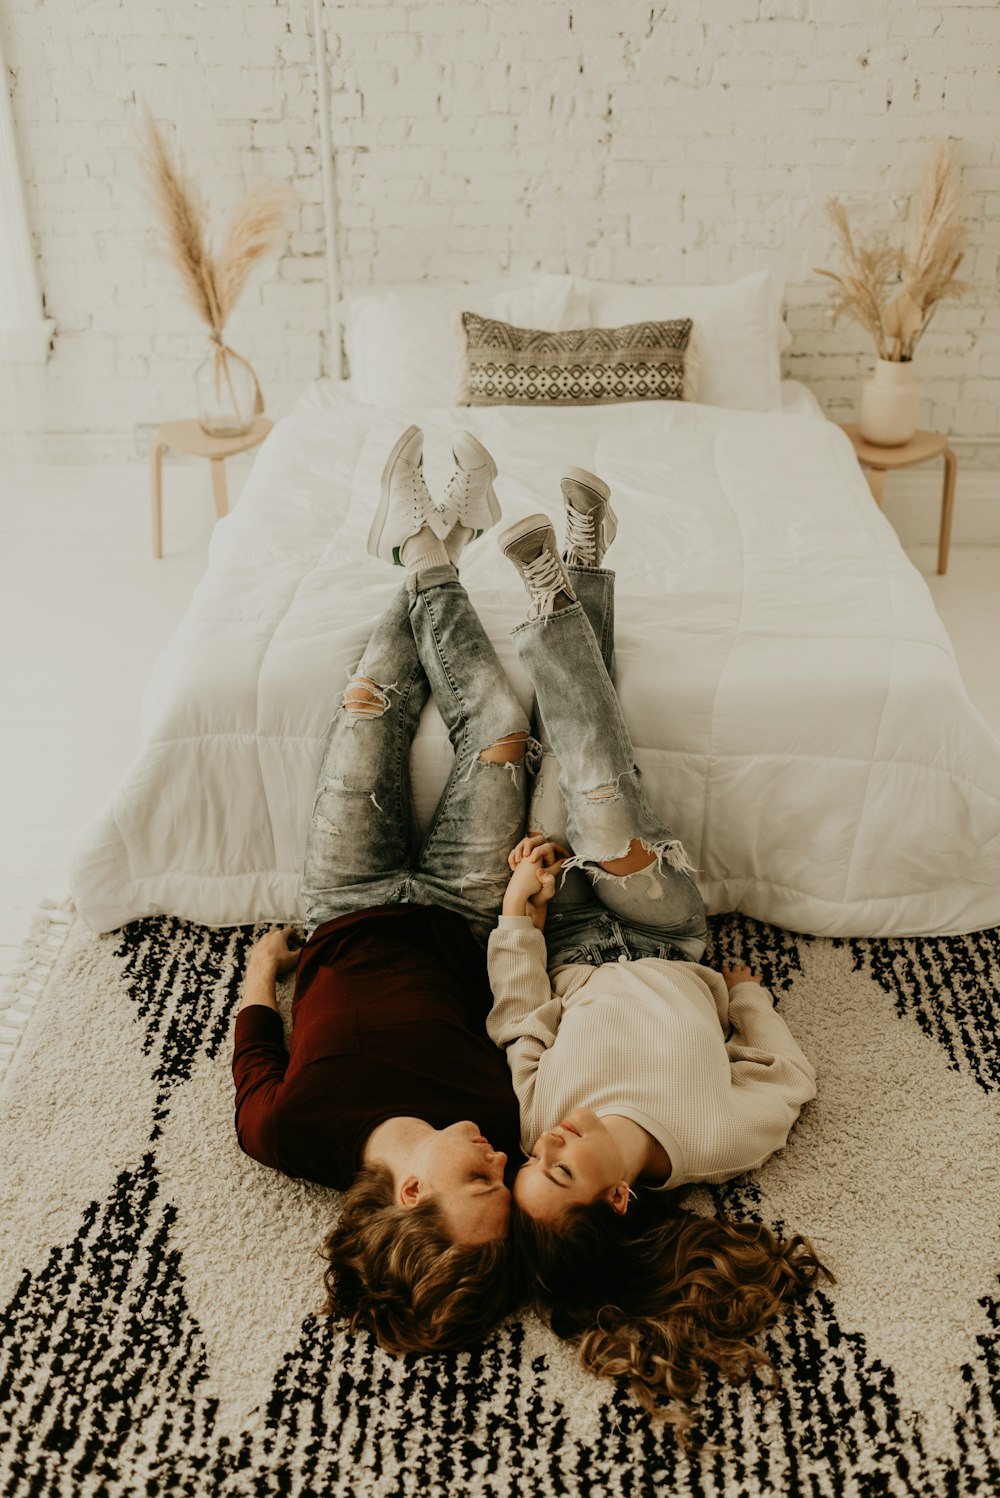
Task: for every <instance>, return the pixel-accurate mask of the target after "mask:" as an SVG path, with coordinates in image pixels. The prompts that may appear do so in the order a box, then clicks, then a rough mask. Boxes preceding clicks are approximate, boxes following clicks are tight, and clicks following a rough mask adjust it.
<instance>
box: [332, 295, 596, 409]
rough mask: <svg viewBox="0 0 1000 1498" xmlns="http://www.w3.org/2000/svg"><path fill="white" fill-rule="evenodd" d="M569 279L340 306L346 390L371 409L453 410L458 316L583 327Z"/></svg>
mask: <svg viewBox="0 0 1000 1498" xmlns="http://www.w3.org/2000/svg"><path fill="white" fill-rule="evenodd" d="M578 284H579V283H578V282H576V281H574V279H573V277H572V276H537V277H534V278H533V279H532V280H530V281H526V282H524V283H522V284H520V285H518V284H517V283H515V284H514V285H511V282H510V280H509V278H506V277H505V278H503V279H497V280H493V281H482V282H478V283H477V284H475V285H472V286H467V285H456V284H451V285H445V286H425V285H419V286H386V287H380V288H376V289H373V290H370V291H359V292H354V293H352V294H351V295H350V296H348V297H346V298H345V300H344V302H343V304H342V313H343V319H344V346H345V348H346V350H347V359H348V363H349V365H350V374H351V388H352V390H353V392H354V394H355V396H356V397H357V399H358V400H359V401H365V402H366V403H367V404H369V405H373V406H454V405H456V404H457V403H458V395H459V390H460V387H461V384H462V377H463V355H464V343H463V342H462V340H461V337H460V335H461V321H460V316H461V313H463V312H479V313H481V314H482V315H483V316H484V317H497V318H500V319H501V321H503V322H511V323H516V324H517V325H518V326H519V327H523V328H545V329H550V330H551V331H552V332H562V331H563V330H564V329H566V328H574V327H575V328H580V327H586V326H587V303H586V300H585V299H584V298H581V297H580V296H579V294H578V292H577V289H576V288H577V286H578Z"/></svg>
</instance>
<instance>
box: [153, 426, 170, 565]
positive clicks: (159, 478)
mask: <svg viewBox="0 0 1000 1498" xmlns="http://www.w3.org/2000/svg"><path fill="white" fill-rule="evenodd" d="M165 446H166V444H165V443H163V442H161V441H160V439H159V438H158V437H154V438H153V440H152V441H151V442H150V444H149V481H150V483H149V487H150V492H151V494H152V498H153V555H154V557H162V556H163V453H164V450H165Z"/></svg>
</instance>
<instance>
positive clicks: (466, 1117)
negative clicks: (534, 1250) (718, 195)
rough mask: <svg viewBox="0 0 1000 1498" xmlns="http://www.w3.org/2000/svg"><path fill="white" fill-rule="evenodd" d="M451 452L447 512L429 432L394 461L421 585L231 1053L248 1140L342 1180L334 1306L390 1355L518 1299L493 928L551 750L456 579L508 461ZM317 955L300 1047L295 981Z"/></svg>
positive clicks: (327, 762) (512, 1141) (493, 506)
mask: <svg viewBox="0 0 1000 1498" xmlns="http://www.w3.org/2000/svg"><path fill="white" fill-rule="evenodd" d="M454 453H455V461H456V471H455V473H454V475H453V477H452V479H451V482H450V483H449V486H448V490H447V493H446V496H445V503H444V505H443V506H441V507H438V506H436V505H435V504H434V502H433V501H432V499H431V496H430V494H429V492H428V490H427V487H426V484H425V483H424V479H423V472H422V434H421V433H420V430H419V428H417V427H410V428H409V429H408V430H407V431H406V432H404V434H403V436H402V437H401V438H400V440H399V441H398V442H397V443H396V445H395V447H394V448H393V451H392V453H391V454H390V456H389V459H388V461H387V463H386V467H385V471H384V473H383V477H382V497H381V502H380V504H379V507H378V510H377V512H376V515H375V519H374V522H373V525H372V530H371V535H370V537H369V543H368V547H369V550H370V551H372V552H374V553H375V554H376V555H378V556H381V557H383V558H384V559H386V560H389V561H395V562H397V563H399V564H401V565H403V566H405V567H406V569H407V574H408V576H407V582H406V585H405V587H403V588H402V589H401V590H400V592H399V593H398V594H397V596H396V598H395V600H394V601H393V603H392V604H391V605H390V607H389V609H388V610H387V612H386V614H385V615H384V616H383V618H382V619H381V620H380V621H379V623H378V624H377V625H376V627H375V629H374V631H373V633H372V636H371V639H370V640H369V642H368V645H367V646H366V648H365V652H364V655H363V657H362V660H361V662H360V664H359V666H358V669H357V672H356V674H355V675H354V677H352V679H351V681H350V682H349V683H348V685H347V688H346V690H345V693H344V700H343V704H342V706H341V707H340V709H339V710H338V712H337V713H336V714H335V716H334V719H333V723H332V725H331V727H330V731H329V735H328V737H327V743H326V749H325V752H324V758H323V765H322V769H321V771H320V777H319V784H318V787H317V791H316V799H315V802H314V805H313V812H312V819H311V823H310V829H309V836H308V841H307V845H306V856H305V870H304V878H303V895H304V899H305V905H306V912H307V933H308V935H307V940H306V944H305V946H304V948H303V949H302V951H301V952H296V951H293V950H291V949H290V948H289V945H288V935H289V933H288V931H272V932H270V933H269V934H268V935H267V936H265V937H263V938H262V939H261V940H260V941H259V942H258V943H257V944H256V946H255V947H254V948H253V951H252V953H251V956H250V961H249V966H248V971H247V976H246V985H245V993H244V998H243V1003H242V1005H241V1008H240V1012H239V1015H238V1018H237V1021H236V1034H235V1045H234V1052H233V1077H234V1081H235V1084H236V1129H237V1135H238V1138H239V1143H240V1146H241V1148H242V1149H243V1150H244V1151H245V1152H246V1153H247V1154H248V1155H251V1156H252V1157H253V1158H254V1159H256V1160H259V1161H260V1162H261V1163H262V1164H264V1165H268V1166H271V1167H273V1168H274V1169H276V1170H280V1171H283V1172H284V1173H285V1174H286V1175H290V1176H297V1177H303V1178H305V1179H308V1180H312V1181H318V1182H320V1183H321V1184H322V1185H325V1186H331V1187H335V1188H336V1189H337V1190H341V1191H343V1192H344V1196H343V1200H342V1203H341V1211H340V1216H339V1219H338V1221H337V1224H336V1226H335V1227H334V1228H333V1230H332V1232H331V1233H330V1235H329V1238H328V1239H327V1242H326V1249H325V1252H326V1257H327V1258H328V1260H329V1267H328V1269H327V1271H326V1274H325V1281H326V1286H327V1292H328V1298H327V1305H326V1311H327V1312H328V1313H330V1314H336V1315H342V1316H345V1317H347V1318H348V1320H349V1321H350V1324H351V1327H352V1329H358V1328H360V1327H365V1328H367V1329H368V1330H370V1331H372V1332H373V1333H374V1334H375V1335H376V1337H377V1338H378V1340H379V1342H380V1343H381V1344H382V1346H383V1347H385V1348H386V1349H387V1350H389V1351H391V1352H409V1351H427V1350H437V1349H442V1348H449V1347H463V1346H467V1345H470V1344H472V1343H474V1342H476V1341H477V1340H481V1338H482V1336H483V1335H484V1334H485V1333H486V1332H487V1331H488V1330H489V1329H490V1328H491V1327H492V1326H493V1325H494V1324H495V1323H496V1321H498V1320H499V1319H500V1318H501V1317H502V1316H503V1315H504V1314H505V1313H506V1312H507V1311H508V1310H509V1309H510V1307H511V1304H512V1298H513V1282H514V1275H513V1265H512V1260H511V1258H510V1250H509V1246H508V1233H507V1230H508V1221H509V1216H510V1191H509V1190H508V1188H507V1186H506V1184H505V1182H504V1170H505V1167H506V1164H507V1156H508V1154H511V1155H513V1154H514V1152H515V1151H516V1149H517V1140H518V1109H517V1100H516V1098H515V1096H514V1092H513V1088H512V1086H511V1081H510V1074H509V1071H508V1068H507V1063H506V1060H505V1058H504V1056H503V1053H502V1052H500V1051H498V1050H497V1049H496V1048H495V1047H494V1046H493V1045H492V1044H491V1042H490V1040H489V1039H488V1037H487V1034H486V1016H487V1014H488V1013H489V1010H490V1005H491V1002H492V996H491V993H490V988H489V983H488V981H487V974H486V945H487V942H488V939H489V934H490V931H491V930H492V928H493V926H494V925H495V923H496V918H497V915H498V913H499V910H500V905H501V902H502V899H503V894H504V889H505V887H506V884H507V879H508V876H509V869H508V867H507V854H508V851H509V849H510V845H511V841H512V831H513V832H514V835H516V836H519V835H520V832H521V830H523V826H524V815H525V805H526V784H527V766H526V764H525V760H526V758H527V756H528V754H529V748H530V749H531V752H532V753H533V752H534V745H533V742H532V741H530V739H529V734H528V723H527V720H526V718H525V715H524V713H523V711H522V709H521V706H520V704H519V702H518V700H517V698H516V696H515V694H514V692H513V690H512V688H511V686H510V683H509V682H508V680H507V677H506V675H505V674H504V671H503V668H502V666H501V665H500V662H499V660H498V659H497V656H496V652H495V651H494V649H493V646H492V645H491V644H490V642H489V640H488V638H487V636H486V633H485V631H484V630H483V627H482V625H481V623H480V621H479V619H478V617H477V615H476V613H475V610H474V609H473V607H472V604H471V603H470V601H469V598H468V595H467V594H466V592H465V589H464V588H463V587H462V584H461V583H460V582H459V578H458V570H457V563H458V560H459V557H460V555H461V552H462V549H463V547H464V546H465V545H466V544H467V542H468V541H469V540H471V539H473V538H474V537H475V536H476V535H477V534H481V533H482V531H484V530H486V529H488V528H489V527H490V526H492V525H493V524H495V522H496V520H497V519H498V518H499V514H500V509H499V505H498V503H497V500H496V496H495V495H494V493H493V478H494V477H495V475H496V467H495V465H494V463H493V460H492V458H491V457H490V455H489V454H488V453H487V452H486V450H485V448H483V447H482V446H481V445H480V444H479V443H478V442H477V441H476V439H475V438H473V437H471V436H470V435H469V434H468V433H464V434H462V435H461V436H460V437H459V438H458V439H457V441H456V444H455V448H454ZM432 692H433V695H434V700H435V702H436V703H437V706H438V708H439V709H440V712H441V716H442V718H443V719H444V721H445V723H446V724H447V726H448V732H449V736H450V738H451V742H452V745H453V747H454V750H455V762H454V766H453V768H452V772H451V776H450V778H449V780H448V783H447V785H446V786H445V789H444V791H443V792H442V795H441V799H440V801H439V803H438V806H437V809H436V811H435V813H434V816H433V818H432V820H431V824H430V828H429V830H428V832H427V834H426V836H425V837H424V839H423V841H422V843H421V844H420V846H419V847H416V846H414V844H413V842H412V841H411V838H412V834H411V831H410V829H411V827H412V825H413V818H412V815H411V805H410V785H409V772H408V766H409V757H410V745H411V742H412V739H413V736H414V734H415V733H416V729H417V726H418V724H419V721H420V713H421V709H422V708H423V706H424V704H425V702H426V701H427V698H428V695H429V694H430V693H432ZM296 965H297V975H296V984H295V995H294V999H293V1004H292V1032H291V1040H290V1050H288V1051H286V1049H285V1043H284V1030H283V1026H282V1022H281V1019H280V1016H279V1014H278V1011H277V1005H276V1003H275V985H276V980H277V978H278V976H279V975H280V974H282V973H286V972H290V971H291V969H292V968H293V967H295V966H296ZM473 1119H475V1122H473V1121H472V1120H473ZM491 1141H492V1142H491Z"/></svg>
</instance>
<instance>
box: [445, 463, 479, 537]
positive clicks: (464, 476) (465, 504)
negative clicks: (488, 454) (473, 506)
mask: <svg viewBox="0 0 1000 1498" xmlns="http://www.w3.org/2000/svg"><path fill="white" fill-rule="evenodd" d="M471 487H472V475H471V474H470V473H468V472H467V471H466V470H465V469H464V468H456V469H455V472H454V473H453V474H452V476H451V478H450V479H449V480H448V487H447V489H446V490H445V491H444V506H443V507H444V508H445V509H452V510H454V511H455V513H456V515H457V517H458V519H459V521H460V522H461V523H463V524H464V523H465V520H466V517H467V516H468V513H469V490H470V488H471Z"/></svg>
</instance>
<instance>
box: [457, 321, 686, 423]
mask: <svg viewBox="0 0 1000 1498" xmlns="http://www.w3.org/2000/svg"><path fill="white" fill-rule="evenodd" d="M462 329H463V332H464V335H465V364H464V376H463V385H462V390H461V392H460V393H459V404H460V405H466V406H552V405H560V406H596V405H607V404H610V403H611V402H613V401H664V400H666V401H680V400H686V401H690V400H696V399H697V379H698V350H699V347H700V342H699V339H698V335H697V332H696V330H695V327H694V324H693V323H692V321H691V319H690V318H689V317H684V318H677V319H675V320H673V321H671V322H636V323H629V324H628V325H627V326H626V327H623V328H571V329H569V330H568V331H566V332H563V333H544V332H539V331H538V330H537V329H533V328H515V327H512V326H511V324H510V323H506V322H498V321H497V320H496V319H495V318H490V317H480V316H479V314H478V313H477V312H463V313H462Z"/></svg>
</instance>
